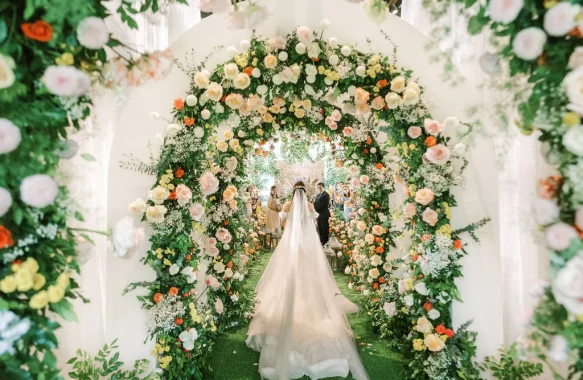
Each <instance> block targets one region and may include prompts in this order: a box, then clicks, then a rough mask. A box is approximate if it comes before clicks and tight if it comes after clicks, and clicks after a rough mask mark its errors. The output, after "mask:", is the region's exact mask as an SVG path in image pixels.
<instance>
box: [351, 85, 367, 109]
mask: <svg viewBox="0 0 583 380" xmlns="http://www.w3.org/2000/svg"><path fill="white" fill-rule="evenodd" d="M369 98H370V94H369V93H368V91H366V90H364V89H362V88H361V87H359V88H357V89H356V92H355V93H354V104H356V105H357V106H358V105H361V104H365V103H368V99H369Z"/></svg>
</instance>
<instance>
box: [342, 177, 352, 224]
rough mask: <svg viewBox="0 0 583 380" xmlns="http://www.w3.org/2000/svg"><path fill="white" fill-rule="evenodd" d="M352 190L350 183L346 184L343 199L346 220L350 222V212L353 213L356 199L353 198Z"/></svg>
mask: <svg viewBox="0 0 583 380" xmlns="http://www.w3.org/2000/svg"><path fill="white" fill-rule="evenodd" d="M352 198H353V196H352V192H351V191H350V187H348V185H344V194H343V196H342V200H343V202H344V221H345V222H348V221H349V220H350V214H351V213H352V208H353V207H354V200H353V199H352Z"/></svg>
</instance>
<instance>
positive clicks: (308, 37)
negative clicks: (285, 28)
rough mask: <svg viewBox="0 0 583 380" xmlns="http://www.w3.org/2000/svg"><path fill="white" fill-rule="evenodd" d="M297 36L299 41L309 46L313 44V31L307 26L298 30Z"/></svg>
mask: <svg viewBox="0 0 583 380" xmlns="http://www.w3.org/2000/svg"><path fill="white" fill-rule="evenodd" d="M296 35H297V36H298V40H299V41H300V42H301V43H303V44H305V45H307V44H309V43H310V42H312V38H313V36H312V31H311V30H310V28H308V27H307V26H300V27H298V29H297V30H296Z"/></svg>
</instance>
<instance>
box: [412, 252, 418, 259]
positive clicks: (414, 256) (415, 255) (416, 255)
mask: <svg viewBox="0 0 583 380" xmlns="http://www.w3.org/2000/svg"><path fill="white" fill-rule="evenodd" d="M417 260H419V254H418V253H416V254H414V255H413V261H417Z"/></svg>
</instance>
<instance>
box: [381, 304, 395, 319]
mask: <svg viewBox="0 0 583 380" xmlns="http://www.w3.org/2000/svg"><path fill="white" fill-rule="evenodd" d="M383 311H384V312H385V314H386V315H387V317H389V318H391V317H393V316H394V315H395V314H396V313H397V306H396V304H395V303H394V302H385V304H384V305H383Z"/></svg>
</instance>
